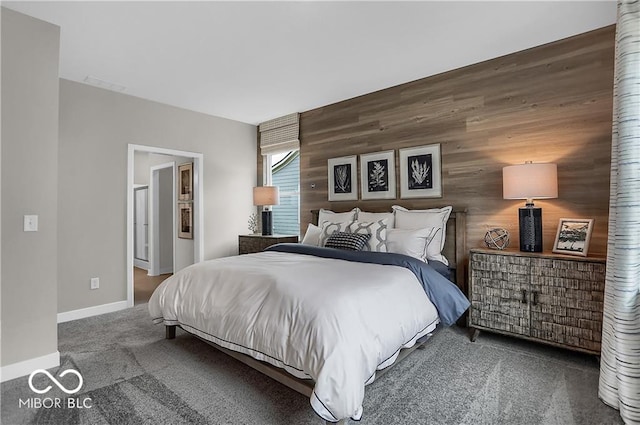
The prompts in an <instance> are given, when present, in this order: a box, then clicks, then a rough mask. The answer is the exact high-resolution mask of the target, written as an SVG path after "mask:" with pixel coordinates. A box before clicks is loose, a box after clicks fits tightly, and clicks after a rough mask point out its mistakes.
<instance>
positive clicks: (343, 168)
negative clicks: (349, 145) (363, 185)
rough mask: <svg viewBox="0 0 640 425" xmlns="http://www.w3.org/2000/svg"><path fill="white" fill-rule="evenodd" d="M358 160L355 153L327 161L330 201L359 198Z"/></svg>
mask: <svg viewBox="0 0 640 425" xmlns="http://www.w3.org/2000/svg"><path fill="white" fill-rule="evenodd" d="M356 161H357V159H356V157H355V155H354V156H343V157H340V158H331V159H329V160H328V161H327V165H328V167H327V168H328V176H327V177H328V181H329V187H328V190H329V200H330V201H353V200H356V199H358V186H357V181H358V180H357V179H358V173H357V170H356V167H357V162H356Z"/></svg>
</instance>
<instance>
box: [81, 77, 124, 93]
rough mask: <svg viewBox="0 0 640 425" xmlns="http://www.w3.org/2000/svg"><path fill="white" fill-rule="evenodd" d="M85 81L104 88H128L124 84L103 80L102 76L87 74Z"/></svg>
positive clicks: (117, 89) (115, 89) (114, 89)
mask: <svg viewBox="0 0 640 425" xmlns="http://www.w3.org/2000/svg"><path fill="white" fill-rule="evenodd" d="M84 82H85V83H87V84H91V85H92V86H96V87H101V88H103V89H107V90H113V91H125V90H126V89H127V88H126V87H125V86H123V85H120V84H116V83H111V82H109V81H105V80H101V79H100V78H96V77H92V76H91V75H87V76H86V77H85V79H84Z"/></svg>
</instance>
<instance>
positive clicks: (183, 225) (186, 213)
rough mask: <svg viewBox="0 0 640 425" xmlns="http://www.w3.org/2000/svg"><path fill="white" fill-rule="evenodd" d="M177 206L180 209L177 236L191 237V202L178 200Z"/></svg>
mask: <svg viewBox="0 0 640 425" xmlns="http://www.w3.org/2000/svg"><path fill="white" fill-rule="evenodd" d="M178 208H179V210H180V216H179V220H180V222H179V223H178V237H179V238H182V239H193V204H192V203H190V202H179V203H178Z"/></svg>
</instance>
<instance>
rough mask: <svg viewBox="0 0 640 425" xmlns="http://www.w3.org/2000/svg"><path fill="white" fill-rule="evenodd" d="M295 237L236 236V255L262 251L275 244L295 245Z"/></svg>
mask: <svg viewBox="0 0 640 425" xmlns="http://www.w3.org/2000/svg"><path fill="white" fill-rule="evenodd" d="M297 242H298V236H297V235H260V234H256V235H240V236H238V253H239V254H251V253H254V252H260V251H263V250H264V249H265V248H267V247H269V246H271V245H275V244H277V243H297Z"/></svg>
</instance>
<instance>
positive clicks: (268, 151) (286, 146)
mask: <svg viewBox="0 0 640 425" xmlns="http://www.w3.org/2000/svg"><path fill="white" fill-rule="evenodd" d="M259 129H260V152H261V153H262V155H273V154H276V153H282V152H289V151H293V150H296V149H300V137H299V134H300V114H299V113H297V112H296V113H293V114H289V115H285V116H283V117H280V118H274V119H272V120H269V121H265V122H263V123H262V124H260V126H259Z"/></svg>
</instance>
